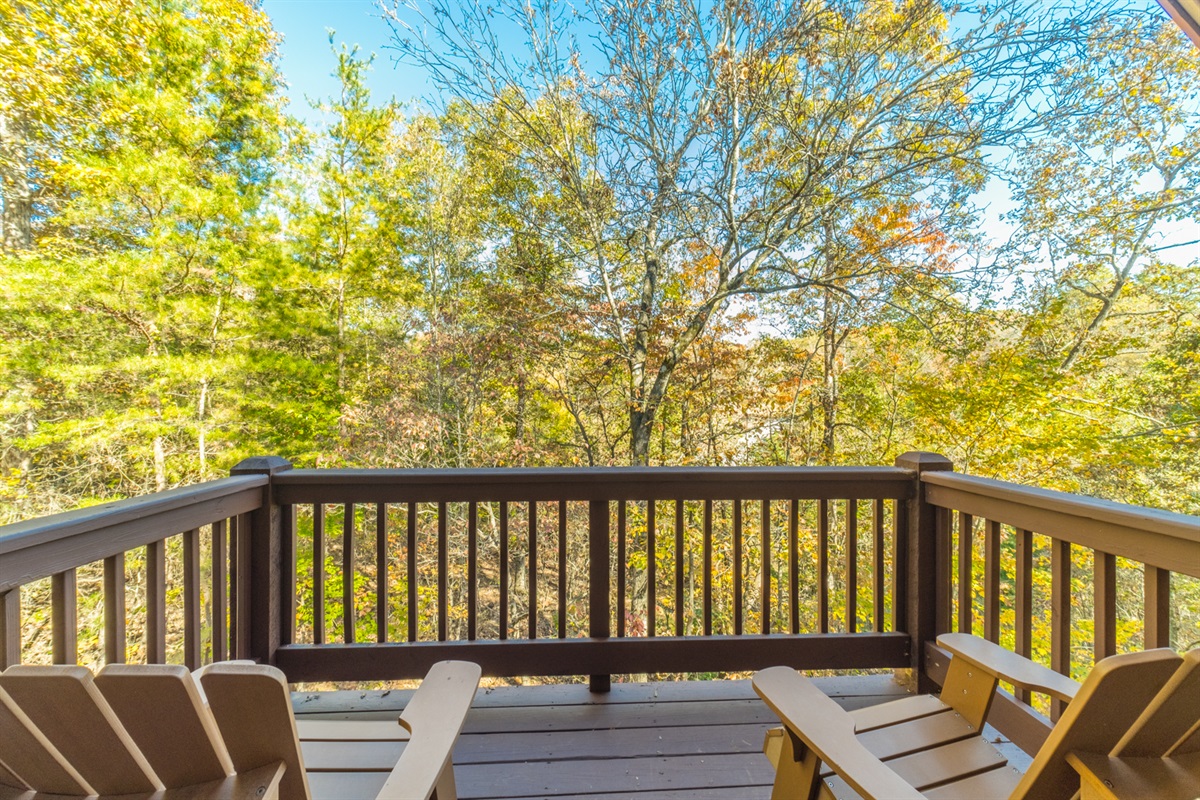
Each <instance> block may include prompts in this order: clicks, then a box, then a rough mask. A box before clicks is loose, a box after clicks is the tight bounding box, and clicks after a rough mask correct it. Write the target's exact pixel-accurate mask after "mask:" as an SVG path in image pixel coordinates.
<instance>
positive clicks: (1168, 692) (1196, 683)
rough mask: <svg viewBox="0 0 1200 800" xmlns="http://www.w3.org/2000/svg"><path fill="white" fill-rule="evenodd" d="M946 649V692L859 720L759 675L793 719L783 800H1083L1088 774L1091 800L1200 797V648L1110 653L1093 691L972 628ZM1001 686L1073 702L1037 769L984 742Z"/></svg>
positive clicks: (789, 673) (782, 679) (764, 690)
mask: <svg viewBox="0 0 1200 800" xmlns="http://www.w3.org/2000/svg"><path fill="white" fill-rule="evenodd" d="M938 644H939V645H941V646H942V647H943V648H945V649H946V650H949V651H950V652H951V653H952V654H953V658H952V659H951V661H950V665H949V668H948V671H947V675H946V681H945V684H944V686H943V687H942V693H941V696H940V698H938V697H933V696H930V695H919V696H913V697H907V698H903V699H900V700H896V701H893V702H890V703H884V704H882V705H878V706H872V707H868V708H864V709H860V710H858V711H851V712H847V711H845V710H843V709H842V708H841V707H840V706H838V705H837V704H836V703H834V702H833V701H832V700H830V699H829V698H828V697H826V696H825V695H824V694H823V693H822V692H821V690H820V689H818V688H817V687H816V686H815V685H814V684H813V683H812V682H811V681H809V680H808V679H807V678H805V677H804V676H802V675H800V674H798V673H797V672H796V671H795V670H792V669H790V668H788V667H773V668H771V669H766V670H763V671H761V672H758V673H756V674H755V676H754V681H753V683H754V689H755V691H756V692H758V694H759V696H760V697H762V699H763V701H764V702H766V704H767V705H768V706H769V707H770V708H771V709H772V710H773V711H775V713H776V714H778V715H779V717H780V719H781V720H782V721H783V723H784V727H783V728H782V729H776V731H772V732H771V733H769V734H768V736H767V742H766V745H765V750H766V752H767V755H768V757H770V758H771V759H772V761H773V762H774V763H775V767H776V772H775V786H774V790H773V792H772V795H771V797H772V799H773V800H783V798H803V800H815V799H816V798H837V800H848V799H849V798H868V800H919V799H920V798H928V800H961V799H962V798H971V800H1004V799H1011V800H1070V798H1072V797H1073V796H1075V795H1076V793H1077V792H1079V791H1080V782H1081V778H1080V774H1082V775H1083V786H1084V798H1085V800H1092V798H1095V799H1096V800H1101V799H1103V800H1114V799H1115V798H1150V797H1154V798H1161V799H1162V800H1167V799H1168V798H1174V797H1179V798H1184V797H1186V798H1188V800H1193V798H1196V797H1197V796H1198V793H1200V760H1198V759H1200V755H1198V754H1197V751H1198V750H1200V733H1198V732H1197V728H1198V725H1200V668H1198V665H1200V650H1197V651H1193V652H1192V653H1190V654H1188V656H1187V658H1186V659H1181V658H1180V657H1179V656H1178V655H1177V654H1175V653H1174V652H1172V651H1170V650H1150V651H1146V652H1141V653H1128V654H1124V655H1118V656H1113V657H1111V658H1106V659H1104V660H1103V661H1101V662H1100V663H1098V664H1097V665H1096V666H1095V668H1094V669H1093V670H1092V672H1091V674H1090V675H1089V676H1088V678H1087V680H1085V681H1084V683H1083V684H1082V685H1080V684H1078V683H1076V682H1075V681H1072V680H1070V679H1069V678H1066V677H1064V676H1062V675H1059V674H1058V673H1056V672H1054V671H1052V670H1049V669H1047V668H1045V667H1043V666H1041V665H1039V664H1036V663H1034V662H1031V661H1029V660H1027V659H1025V658H1022V657H1021V656H1018V655H1016V654H1015V653H1012V652H1010V651H1008V650H1005V649H1003V648H1001V647H999V646H997V645H995V644H992V643H991V642H988V641H986V640H984V639H980V638H978V637H975V636H971V635H969V634H944V635H942V636H940V637H938ZM999 680H1006V681H1008V682H1009V683H1012V684H1014V685H1015V686H1017V687H1019V688H1022V689H1027V690H1030V691H1034V692H1041V693H1045V694H1049V695H1050V696H1052V697H1056V698H1058V699H1060V700H1063V701H1067V702H1069V703H1070V705H1069V706H1068V707H1067V709H1066V711H1064V712H1063V714H1062V716H1061V718H1060V719H1059V720H1058V723H1057V724H1056V725H1055V727H1054V730H1053V731H1052V732H1051V734H1050V736H1049V738H1048V739H1047V740H1046V742H1045V744H1044V745H1043V746H1042V748H1041V750H1040V751H1039V752H1038V753H1037V755H1036V756H1035V757H1034V759H1033V762H1032V764H1031V765H1030V766H1029V769H1028V770H1026V771H1025V772H1024V774H1022V773H1020V772H1018V771H1017V770H1016V769H1014V768H1013V767H1011V766H1008V764H1007V760H1006V759H1005V758H1004V756H1002V755H1001V754H1000V753H999V752H998V751H997V750H996V749H995V748H993V747H992V746H991V745H990V744H989V743H988V742H986V741H985V740H984V739H983V737H982V736H981V735H980V731H981V729H982V727H983V723H984V721H985V720H986V719H987V714H988V710H989V709H990V707H991V703H992V698H993V697H994V696H995V689H996V685H997V682H998V681H999ZM1110 754H1111V755H1112V756H1121V757H1119V758H1110ZM1125 756H1128V757H1125ZM1134 756H1136V758H1134ZM1164 756H1165V757H1166V758H1163V757H1164ZM1076 770H1078V773H1077V771H1076ZM1106 780H1107V781H1108V782H1109V783H1110V784H1112V786H1108V785H1106V784H1105V783H1104V782H1105V781H1106ZM1146 787H1153V788H1154V791H1153V792H1150V793H1147V792H1146V791H1145V790H1146ZM1089 792H1091V793H1090V794H1089ZM1104 792H1108V793H1107V794H1105V793H1104ZM1189 792H1190V793H1189Z"/></svg>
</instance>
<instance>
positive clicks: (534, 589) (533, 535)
mask: <svg viewBox="0 0 1200 800" xmlns="http://www.w3.org/2000/svg"><path fill="white" fill-rule="evenodd" d="M537 534H538V530H537V501H536V500H530V501H529V638H530V639H536V638H537V624H538V585H537V584H538V582H537V572H538V536H537Z"/></svg>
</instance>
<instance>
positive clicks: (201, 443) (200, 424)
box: [196, 378, 208, 480]
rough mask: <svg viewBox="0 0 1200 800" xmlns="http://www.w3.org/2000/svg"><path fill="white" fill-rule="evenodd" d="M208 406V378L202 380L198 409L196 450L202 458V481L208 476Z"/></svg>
mask: <svg viewBox="0 0 1200 800" xmlns="http://www.w3.org/2000/svg"><path fill="white" fill-rule="evenodd" d="M207 406H208V378H201V379H200V401H199V402H198V403H197V408H196V427H197V429H198V432H197V434H196V449H197V450H198V455H199V457H200V480H204V479H205V478H206V477H207V475H208V442H207V438H208V437H207V435H206V431H205V429H204V418H205V413H206V412H207Z"/></svg>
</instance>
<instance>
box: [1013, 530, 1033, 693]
mask: <svg viewBox="0 0 1200 800" xmlns="http://www.w3.org/2000/svg"><path fill="white" fill-rule="evenodd" d="M1016 562H1017V563H1016V576H1015V577H1016V584H1017V585H1016V587H1015V588H1014V590H1013V612H1014V618H1015V625H1014V629H1015V631H1014V633H1015V637H1016V649H1017V655H1021V656H1025V657H1026V658H1029V655H1030V652H1031V650H1032V648H1033V534H1032V533H1030V532H1029V531H1027V530H1022V529H1020V528H1018V529H1017V542H1016ZM1016 694H1017V699H1018V700H1020V701H1021V702H1023V703H1028V702H1029V692H1027V691H1026V690H1024V689H1018V690H1017V693H1016Z"/></svg>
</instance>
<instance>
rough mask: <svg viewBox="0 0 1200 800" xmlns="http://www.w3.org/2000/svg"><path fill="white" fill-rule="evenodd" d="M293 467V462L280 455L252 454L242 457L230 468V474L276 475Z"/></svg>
mask: <svg viewBox="0 0 1200 800" xmlns="http://www.w3.org/2000/svg"><path fill="white" fill-rule="evenodd" d="M291 468H292V462H290V461H288V460H287V459H286V458H280V457H279V456H251V457H250V458H245V459H242V460H241V461H240V462H238V464H237V466H235V467H234V468H233V469H231V470H229V474H230V475H274V474H275V473H277V472H287V471H288V470H289V469H291Z"/></svg>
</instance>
